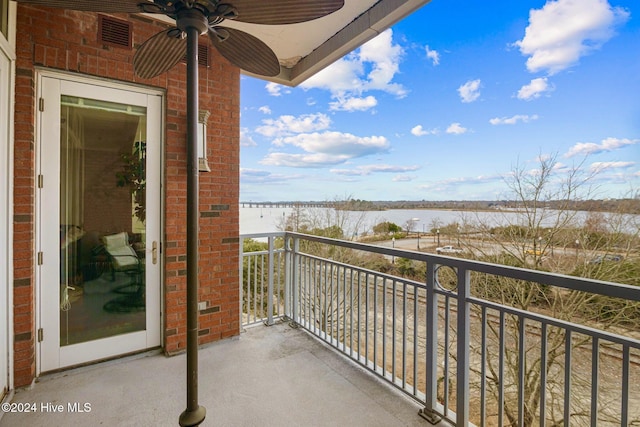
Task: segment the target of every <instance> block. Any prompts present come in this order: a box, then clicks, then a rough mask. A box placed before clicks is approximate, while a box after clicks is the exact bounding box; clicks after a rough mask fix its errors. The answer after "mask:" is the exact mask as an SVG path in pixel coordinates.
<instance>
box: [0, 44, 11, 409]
mask: <svg viewBox="0 0 640 427" xmlns="http://www.w3.org/2000/svg"><path fill="white" fill-rule="evenodd" d="M0 37H2V35H0ZM10 72H11V61H10V60H9V58H8V57H7V56H6V55H5V54H4V51H3V49H1V48H0V132H1V134H0V401H1V400H2V397H3V395H4V394H5V393H6V392H7V390H8V388H9V339H10V333H11V331H10V330H9V325H10V322H9V316H11V315H12V313H13V311H12V310H11V309H10V305H9V301H10V295H9V292H10V290H11V288H10V287H9V281H10V278H11V271H10V270H11V265H12V264H11V255H10V254H11V248H10V246H9V245H10V244H11V238H10V236H11V222H10V219H9V218H10V209H11V207H12V206H13V201H12V200H11V197H12V196H11V192H10V191H9V189H10V188H11V187H10V185H11V180H12V178H13V175H12V173H11V171H12V168H11V163H10V157H11V156H10V153H11V133H10V129H11V128H10V126H9V117H10V111H9V108H10V105H11V103H10V100H11V86H10V85H11V80H12V79H11V78H10V77H11V74H10Z"/></svg>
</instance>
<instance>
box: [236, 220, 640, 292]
mask: <svg viewBox="0 0 640 427" xmlns="http://www.w3.org/2000/svg"><path fill="white" fill-rule="evenodd" d="M274 234H275V233H271V234H270V233H265V234H264V235H263V236H262V237H268V236H269V235H274ZM248 236H249V235H248ZM277 236H278V237H282V236H284V237H285V238H292V239H302V240H308V241H312V242H319V243H325V244H328V245H335V246H341V247H344V248H350V249H354V250H360V251H367V252H373V253H378V254H382V255H388V256H395V257H402V258H408V259H412V260H416V261H422V262H427V263H433V264H438V265H446V266H451V267H454V268H461V269H465V270H470V271H476V272H480V273H486V274H492V275H497V276H504V277H510V278H514V279H520V280H525V281H530V282H537V283H540V284H543V285H550V286H556V287H560V288H565V289H571V290H576V291H583V292H589V293H593V294H598V295H605V296H609V297H616V298H623V299H627V300H632V301H640V287H636V286H631V285H625V284H621V283H612V282H605V281H602V280H595V279H588V278H584V277H574V276H568V275H563V274H557V273H549V272H544V271H537V270H529V269H525V268H518V267H510V266H505V265H499V264H492V263H488V262H482V261H473V260H468V259H463V258H455V257H449V256H444V255H435V254H428V253H424V252H416V251H411V250H405V249H395V248H388V247H383V246H376V245H372V244H368V243H358V242H352V241H346V240H338V239H332V238H328V237H320V236H313V235H310V234H302V233H294V232H284V233H277ZM243 237H245V236H243ZM285 247H287V245H285Z"/></svg>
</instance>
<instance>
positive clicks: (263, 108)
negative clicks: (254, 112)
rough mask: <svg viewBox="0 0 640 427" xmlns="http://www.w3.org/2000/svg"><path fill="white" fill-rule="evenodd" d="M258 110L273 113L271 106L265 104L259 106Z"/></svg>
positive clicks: (263, 112)
mask: <svg viewBox="0 0 640 427" xmlns="http://www.w3.org/2000/svg"><path fill="white" fill-rule="evenodd" d="M258 111H260V112H261V113H262V114H271V108H269V106H268V105H263V106H262V107H260V108H258Z"/></svg>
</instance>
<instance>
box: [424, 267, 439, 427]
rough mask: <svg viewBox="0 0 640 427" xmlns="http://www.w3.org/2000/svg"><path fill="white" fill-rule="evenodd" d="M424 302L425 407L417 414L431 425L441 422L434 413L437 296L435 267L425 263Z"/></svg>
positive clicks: (436, 376)
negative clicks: (425, 289) (425, 285)
mask: <svg viewBox="0 0 640 427" xmlns="http://www.w3.org/2000/svg"><path fill="white" fill-rule="evenodd" d="M426 279H427V301H426V307H425V308H426V329H427V330H426V334H427V335H426V359H427V360H426V370H427V372H426V383H425V407H424V408H423V409H421V410H420V412H419V414H420V416H421V417H423V418H425V419H426V420H427V421H429V422H430V423H431V424H437V423H438V422H440V420H442V417H440V416H439V415H438V414H437V413H436V403H437V397H438V395H437V392H438V294H437V293H436V292H435V290H436V279H437V277H436V265H435V264H434V263H432V262H428V263H427V277H426Z"/></svg>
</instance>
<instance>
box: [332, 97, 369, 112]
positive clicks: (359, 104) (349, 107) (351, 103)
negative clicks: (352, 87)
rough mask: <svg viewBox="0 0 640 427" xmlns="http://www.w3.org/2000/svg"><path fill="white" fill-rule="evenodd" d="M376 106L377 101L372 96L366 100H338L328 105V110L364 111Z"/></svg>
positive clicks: (355, 98)
mask: <svg viewBox="0 0 640 427" xmlns="http://www.w3.org/2000/svg"><path fill="white" fill-rule="evenodd" d="M376 105H378V100H377V99H376V98H375V97H374V96H371V95H369V96H367V97H366V98H358V97H353V98H339V99H338V100H337V101H335V102H331V103H329V109H330V110H332V111H366V110H368V109H370V108H373V107H375V106H376Z"/></svg>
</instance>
